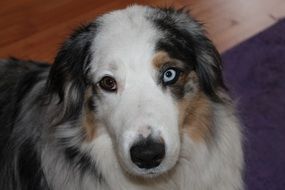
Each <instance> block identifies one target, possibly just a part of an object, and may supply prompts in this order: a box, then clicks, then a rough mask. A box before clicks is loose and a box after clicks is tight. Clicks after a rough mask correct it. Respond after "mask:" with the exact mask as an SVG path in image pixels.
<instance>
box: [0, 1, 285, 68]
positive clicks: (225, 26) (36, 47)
mask: <svg viewBox="0 0 285 190" xmlns="http://www.w3.org/2000/svg"><path fill="white" fill-rule="evenodd" d="M134 3H137V4H145V5H155V6H175V7H177V8H179V7H183V6H186V7H188V8H190V9H191V10H192V14H193V15H194V16H195V17H196V18H197V19H198V20H200V21H202V22H203V23H205V27H206V29H207V30H208V33H209V34H208V35H209V37H210V38H211V39H212V40H213V41H214V43H215V44H216V46H217V47H218V49H219V51H220V52H223V51H225V50H227V49H228V48H230V47H232V46H234V45H235V44H237V43H239V42H241V41H243V40H246V39H247V38H249V37H251V36H253V35H254V34H256V33H258V32H259V31H262V30H264V29H265V28H267V27H269V26H270V25H272V24H274V23H275V22H277V20H278V19H281V18H283V17H284V16H285V0H176V1H171V0H137V1H134V0H120V1H119V0H114V1H111V0H48V1H45V0H1V1H0V58H7V57H9V56H13V57H18V58H23V59H34V60H41V61H49V62H52V61H53V58H54V56H55V54H56V51H57V49H58V47H59V45H60V44H61V43H62V41H63V40H64V39H65V38H66V36H67V35H68V34H69V33H70V32H71V31H72V29H73V28H75V27H76V26H77V25H79V24H82V23H86V22H87V21H90V20H92V19H94V18H95V17H96V16H98V15H100V14H103V13H105V12H106V11H111V10H114V9H118V8H124V7H126V6H127V5H130V4H134ZM284 35H285V31H284Z"/></svg>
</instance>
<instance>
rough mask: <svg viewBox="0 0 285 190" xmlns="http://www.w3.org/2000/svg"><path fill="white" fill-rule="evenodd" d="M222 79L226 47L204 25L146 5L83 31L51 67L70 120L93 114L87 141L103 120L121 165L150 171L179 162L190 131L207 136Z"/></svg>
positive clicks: (102, 19) (106, 17) (191, 135)
mask: <svg viewBox="0 0 285 190" xmlns="http://www.w3.org/2000/svg"><path fill="white" fill-rule="evenodd" d="M60 75H62V76H60ZM218 87H223V84H222V79H221V76H220V68H219V55H218V54H217V52H216V50H215V48H214V47H213V45H212V44H211V43H210V41H209V40H208V39H207V38H206V37H205V36H204V34H203V31H202V29H201V28H200V25H199V24H198V23H197V22H195V21H194V20H193V19H192V18H191V17H190V16H188V15H187V13H185V12H183V11H174V10H172V9H164V10H163V9H155V8H147V7H141V6H134V7H130V8H127V9H124V10H119V11H114V12H112V13H110V14H106V15H103V16H101V17H100V18H98V19H97V20H96V21H95V23H92V24H90V25H89V26H87V27H85V28H83V29H81V30H79V31H77V32H76V33H75V34H74V35H73V36H72V37H71V38H70V39H69V40H68V41H67V42H66V43H65V45H64V47H63V49H62V50H61V51H60V52H59V54H58V56H57V59H56V61H55V64H54V66H53V68H52V70H51V74H50V89H51V90H52V91H56V92H57V93H58V94H59V95H60V97H61V98H62V99H63V104H64V106H63V107H64V115H63V116H62V119H63V122H67V121H69V120H70V119H71V118H73V117H75V119H80V118H82V117H84V114H85V115H86V114H88V115H91V116H88V117H92V119H91V122H90V121H89V124H88V126H83V127H82V128H83V131H85V134H86V135H85V137H86V138H88V140H86V139H85V140H84V141H92V140H93V138H96V136H97V135H98V134H93V133H92V132H90V131H95V130H96V126H98V125H99V123H100V126H104V127H105V128H106V132H107V133H108V134H109V136H110V137H111V139H112V144H113V149H114V151H115V153H116V155H117V159H118V160H119V162H120V164H121V166H122V168H124V169H125V170H126V171H128V172H129V173H131V174H134V175H137V176H144V177H147V176H156V175H159V174H162V173H164V172H166V171H168V170H170V169H171V168H172V167H173V166H174V165H175V164H176V163H177V160H178V158H179V155H180V148H181V143H183V142H182V137H183V135H185V134H187V135H188V136H189V138H193V139H199V138H200V139H202V140H205V138H207V137H206V136H207V135H208V133H209V131H210V129H208V126H207V124H205V123H207V122H210V121H209V118H210V109H211V108H210V106H209V104H208V102H209V101H215V100H217V95H216V90H217V88H218ZM90 89H91V90H90ZM87 91H89V93H87ZM90 91H91V93H90ZM86 103H87V104H88V105H89V106H87V108H86V106H84V105H86ZM85 108H86V109H85ZM73 109H74V111H70V110H73ZM80 110H81V111H80ZM82 110H83V111H82ZM89 120H90V119H89ZM201 120H202V122H200V124H199V121H201ZM189 126H190V127H189ZM195 127H196V128H195ZM81 131H82V130H81ZM83 133H84V132H83ZM94 133H96V132H94Z"/></svg>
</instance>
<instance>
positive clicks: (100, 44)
mask: <svg viewBox="0 0 285 190" xmlns="http://www.w3.org/2000/svg"><path fill="white" fill-rule="evenodd" d="M152 11H153V10H152V9H151V8H149V7H143V6H132V7H129V8H127V9H124V10H118V11H114V12H111V13H109V14H106V15H103V16H102V17H100V18H99V19H98V20H97V22H98V23H99V28H98V32H97V34H96V36H95V39H94V41H93V44H92V50H93V52H94V56H93V59H94V60H93V61H94V63H95V64H94V65H93V69H96V67H102V65H108V64H109V65H110V64H111V63H112V65H114V64H120V63H124V64H125V65H128V66H131V67H135V66H137V65H138V66H140V67H141V65H142V64H144V65H147V64H146V63H149V62H150V61H151V59H152V58H153V55H154V54H155V47H156V42H157V41H158V40H159V38H161V32H160V31H159V30H158V29H157V28H156V27H155V26H154V25H153V23H152V22H151V20H149V19H148V18H147V17H148V15H149V14H152Z"/></svg>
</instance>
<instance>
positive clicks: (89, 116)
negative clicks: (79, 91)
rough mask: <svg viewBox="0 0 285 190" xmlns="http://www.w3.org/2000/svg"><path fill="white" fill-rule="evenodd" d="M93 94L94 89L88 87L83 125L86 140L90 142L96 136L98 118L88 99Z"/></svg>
mask: <svg viewBox="0 0 285 190" xmlns="http://www.w3.org/2000/svg"><path fill="white" fill-rule="evenodd" d="M91 96H92V90H91V89H88V90H87V92H86V94H85V100H87V101H86V102H85V104H84V118H83V127H84V129H85V134H86V139H85V140H86V141H87V142H90V141H92V140H93V139H94V138H95V137H96V119H95V116H94V113H93V112H92V110H90V109H89V106H88V100H89V99H90V98H91Z"/></svg>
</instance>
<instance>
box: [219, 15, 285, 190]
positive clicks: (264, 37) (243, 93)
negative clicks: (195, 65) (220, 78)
mask: <svg viewBox="0 0 285 190" xmlns="http://www.w3.org/2000/svg"><path fill="white" fill-rule="evenodd" d="M222 58H223V61H224V77H225V82H226V84H227V86H228V88H229V89H230V91H231V94H232V96H233V97H234V98H236V99H237V100H238V101H237V105H238V109H239V115H240V118H241V120H242V123H243V126H244V127H243V128H244V134H245V142H244V144H245V160H246V172H245V183H246V186H247V189H248V190H285V19H283V20H281V21H279V22H278V23H277V24H275V25H274V26H272V27H270V28H269V29H267V30H265V31H263V32H262V33H260V34H257V35H256V36H254V37H253V38H251V39H249V40H247V41H245V42H243V43H242V44H240V45H238V46H236V47H234V48H232V49H230V50H229V51H227V52H225V53H224V54H223V55H222Z"/></svg>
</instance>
